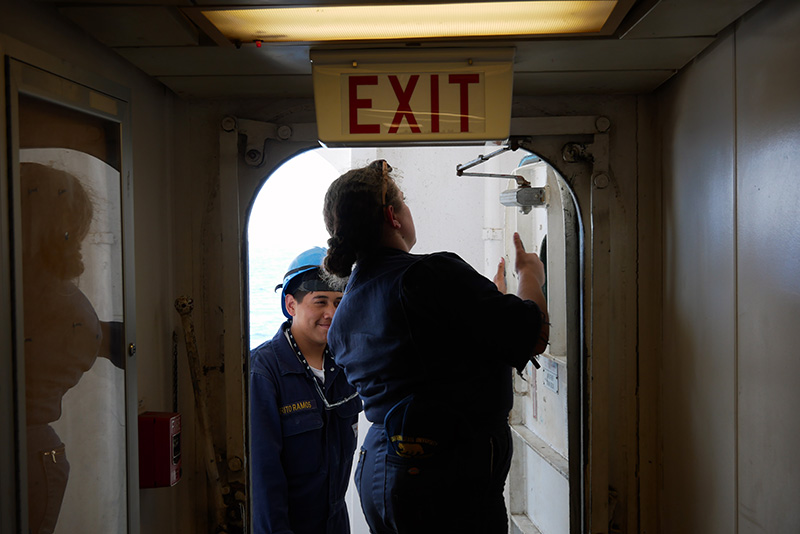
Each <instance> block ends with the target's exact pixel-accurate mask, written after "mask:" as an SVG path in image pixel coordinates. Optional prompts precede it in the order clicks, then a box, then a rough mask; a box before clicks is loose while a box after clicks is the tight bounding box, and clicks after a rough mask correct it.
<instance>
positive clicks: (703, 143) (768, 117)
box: [659, 0, 800, 534]
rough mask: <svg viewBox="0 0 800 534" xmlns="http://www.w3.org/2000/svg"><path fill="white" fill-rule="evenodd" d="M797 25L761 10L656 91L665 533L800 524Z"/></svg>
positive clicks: (777, 0) (797, 17)
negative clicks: (798, 451) (799, 447)
mask: <svg viewBox="0 0 800 534" xmlns="http://www.w3.org/2000/svg"><path fill="white" fill-rule="evenodd" d="M798 25H800V4H798V3H797V2H795V1H793V0H767V1H766V2H764V3H763V4H762V5H760V6H759V7H758V8H756V9H755V10H753V11H752V12H750V13H749V14H748V15H746V16H745V17H744V18H743V19H742V20H741V21H740V22H739V23H737V25H736V27H735V28H731V29H729V30H728V31H727V33H726V34H725V35H723V36H722V38H721V39H720V40H719V41H718V43H717V44H716V45H715V46H714V47H713V48H712V49H710V50H709V51H707V52H706V53H705V54H703V55H702V56H701V57H700V58H698V59H697V60H695V61H694V62H693V64H691V65H690V66H689V67H688V68H686V69H685V71H684V72H682V73H681V74H680V75H679V76H678V77H676V78H675V79H674V80H673V81H672V82H671V83H670V84H669V85H668V86H667V87H666V88H665V89H664V90H662V91H661V93H660V95H659V115H660V125H661V131H662V173H663V190H662V194H663V218H662V224H663V229H664V231H663V244H662V246H663V289H662V291H663V302H664V308H663V313H664V317H663V369H662V374H661V414H660V417H661V421H662V426H661V440H662V485H661V487H662V498H661V531H662V532H663V533H665V534H670V533H703V534H707V533H720V534H728V533H739V534H749V533H757V532H758V533H762V532H770V533H771V532H798V531H799V530H800V510H798V508H797V506H796V505H797V497H798V495H800V482H799V481H800V459H798V456H797V454H796V452H794V449H795V448H796V447H795V444H796V443H797V441H798V438H800V419H799V418H798V417H797V415H796V407H797V406H800V388H798V387H797V380H798V378H799V377H800V359H798V358H797V347H798V346H800V329H798V321H797V318H798V317H800V225H798V222H797V221H798V220H800V207H799V206H798V199H800V176H798V175H799V174H800V171H798V166H799V165H800V151H799V150H798V147H799V146H800V74H798V71H797V69H795V68H791V67H789V66H790V65H797V64H798V61H800V35H798V32H797V31H796V29H797V27H798Z"/></svg>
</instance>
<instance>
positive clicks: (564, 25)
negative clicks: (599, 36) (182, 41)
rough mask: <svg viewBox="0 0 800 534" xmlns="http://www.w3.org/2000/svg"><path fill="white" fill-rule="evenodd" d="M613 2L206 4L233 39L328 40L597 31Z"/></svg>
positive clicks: (215, 22)
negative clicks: (221, 6) (234, 6)
mask: <svg viewBox="0 0 800 534" xmlns="http://www.w3.org/2000/svg"><path fill="white" fill-rule="evenodd" d="M616 5H617V0H576V1H573V0H564V1H561V0H537V1H513V2H462V3H433V4H432V3H425V4H414V3H411V4H405V3H404V4H378V5H339V6H327V5H318V6H308V5H305V6H301V7H258V8H237V9H203V10H202V13H203V15H204V16H205V17H206V18H207V19H208V20H209V21H210V22H211V23H212V24H213V25H214V26H215V27H216V28H217V30H218V31H219V32H221V33H222V34H223V35H224V36H225V37H226V38H227V39H229V40H230V41H232V42H239V43H252V42H257V41H262V42H265V43H266V42H328V41H388V40H404V39H405V40H408V39H420V40H422V39H448V38H464V37H477V38H482V37H503V36H535V35H569V34H588V33H598V32H600V31H601V30H602V29H603V26H604V24H605V23H606V22H607V21H608V19H609V17H610V15H611V13H612V11H613V10H614V8H615V7H616Z"/></svg>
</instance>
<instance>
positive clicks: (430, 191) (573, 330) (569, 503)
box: [247, 143, 582, 534]
mask: <svg viewBox="0 0 800 534" xmlns="http://www.w3.org/2000/svg"><path fill="white" fill-rule="evenodd" d="M497 148H498V146H497V144H494V143H491V144H487V146H485V147H482V146H467V147H464V146H461V147H391V148H387V147H381V148H351V149H344V148H341V149H328V148H319V149H312V150H309V151H306V152H303V153H301V154H299V155H297V156H295V157H294V158H293V159H291V160H288V161H287V162H285V163H284V164H283V165H281V166H280V167H278V168H277V169H276V170H275V171H274V172H273V173H272V174H271V175H270V176H269V177H266V178H265V181H264V183H263V185H262V187H261V189H260V191H259V192H258V194H257V197H256V200H255V201H254V203H253V205H252V206H253V207H252V211H251V213H250V218H249V223H248V228H247V237H248V243H247V247H248V257H249V283H248V287H249V310H250V316H249V325H250V330H249V331H250V348H251V349H254V348H256V347H257V346H258V345H260V344H261V343H263V342H265V341H267V340H270V339H272V337H273V336H274V335H275V333H276V332H277V331H278V329H279V328H280V326H281V324H282V323H283V322H284V320H285V318H284V316H283V314H282V311H281V305H280V291H277V292H276V291H275V286H276V285H277V284H280V283H281V282H282V281H283V276H284V274H285V272H286V270H287V267H288V266H289V263H290V262H291V260H292V259H293V258H294V257H295V256H296V255H298V254H299V253H300V252H302V251H304V250H307V249H309V248H311V247H314V246H321V247H325V246H326V241H327V238H328V234H327V231H326V230H325V226H324V222H323V220H322V202H323V198H324V194H325V191H326V190H327V188H328V185H329V184H330V183H331V182H332V181H333V180H334V179H336V178H337V177H338V176H339V175H341V174H342V173H344V172H346V171H347V170H349V169H351V168H354V167H360V166H363V165H366V164H367V163H369V162H370V161H373V160H376V159H385V160H387V161H388V162H389V163H390V164H391V166H392V167H393V168H394V169H395V173H394V174H396V176H397V177H398V183H399V185H400V188H401V189H402V190H403V192H404V194H405V197H406V202H407V204H408V205H409V206H410V207H411V210H412V213H413V214H414V220H415V226H416V228H417V244H416V245H415V247H414V249H413V250H412V252H413V253H416V254H425V253H430V252H437V251H450V252H455V253H456V254H458V255H459V256H460V257H461V258H463V259H464V260H465V261H467V263H469V264H470V265H472V266H473V267H474V268H475V269H476V270H477V271H478V272H481V273H483V274H484V275H486V276H487V277H488V278H491V277H492V276H493V274H494V272H495V271H496V269H497V264H498V261H499V259H500V258H501V257H505V258H506V260H507V265H508V266H509V269H508V275H509V281H510V283H509V292H512V290H515V289H516V283H515V281H514V280H513V273H512V271H513V268H512V267H511V266H513V256H514V255H513V245H512V244H511V234H512V233H513V232H519V233H520V235H521V236H522V238H523V242H524V243H525V246H526V249H527V250H528V251H533V252H536V253H538V254H540V256H541V257H542V259H543V260H546V262H547V263H546V268H547V272H548V282H547V286H546V294H547V295H548V307H549V308H550V309H551V323H553V326H552V327H551V347H550V348H552V349H553V350H552V351H548V352H547V353H546V354H544V355H542V356H540V358H539V361H540V363H541V365H542V368H541V369H539V370H533V368H532V366H531V365H529V366H528V369H526V373H525V379H520V378H517V379H515V386H514V389H515V407H514V409H513V410H512V414H511V423H512V429H513V432H514V460H513V464H512V471H511V473H510V475H509V478H508V481H507V487H508V499H507V507H508V510H509V513H510V514H511V517H510V521H509V523H510V532H513V533H514V534H517V533H520V534H522V533H526V534H527V533H534V532H535V533H541V534H551V533H553V534H554V533H563V532H570V531H575V529H576V526H577V525H576V522H580V521H581V519H580V514H579V513H576V510H575V507H576V504H575V495H576V494H577V495H580V494H581V493H582V489H581V487H579V484H580V482H579V481H580V479H581V476H580V472H579V471H580V470H578V472H576V473H575V475H576V476H575V478H576V481H575V482H574V484H578V486H572V487H571V486H570V477H569V473H570V470H571V469H574V467H575V466H574V465H573V462H576V463H577V464H580V463H581V460H580V459H579V458H578V459H571V458H570V457H571V456H572V455H573V454H572V453H573V451H575V450H580V443H579V442H576V443H570V438H571V437H573V436H570V429H574V428H576V427H575V426H571V425H570V424H569V421H568V418H569V417H579V418H580V417H581V415H580V410H577V412H575V410H573V408H574V403H575V401H574V399H573V400H569V401H568V392H570V391H572V390H576V391H573V393H574V395H577V399H578V400H577V403H578V404H580V402H581V401H580V399H581V393H580V391H579V388H576V387H575V386H576V384H577V383H576V382H575V381H570V380H568V376H569V375H571V374H575V362H577V361H579V360H580V355H579V354H577V353H576V354H570V352H571V351H577V350H579V347H580V345H581V343H580V335H581V334H580V329H581V324H580V318H581V316H582V314H581V313H580V312H579V310H576V309H573V308H574V307H575V306H580V298H579V294H580V288H579V287H576V286H579V284H580V282H579V277H577V276H576V277H575V279H573V278H572V277H571V275H570V274H569V273H572V274H576V275H577V273H578V272H579V270H580V267H579V262H580V260H579V256H580V254H579V250H580V249H581V247H582V245H581V242H580V240H581V237H582V232H581V231H580V229H579V226H580V218H579V217H578V216H577V207H576V206H575V205H574V202H573V200H574V199H573V197H572V195H571V192H570V191H569V187H568V186H567V184H566V182H565V181H564V180H563V179H562V178H561V177H560V175H559V174H558V172H557V171H555V169H553V167H551V166H550V165H548V164H547V163H546V162H544V161H542V160H541V159H539V158H538V157H536V156H534V155H532V154H531V153H529V152H527V151H525V150H518V151H508V152H505V153H503V154H501V155H499V156H498V157H496V158H492V159H491V160H489V161H487V162H485V163H484V164H482V166H481V168H479V169H475V170H479V171H481V172H486V173H498V174H522V175H524V176H525V177H526V178H527V179H528V180H529V181H530V182H531V185H532V186H533V187H542V188H545V189H547V190H548V201H547V206H552V209H551V208H550V207H546V206H542V207H538V208H533V209H532V210H531V209H528V210H525V209H523V208H520V207H517V206H504V205H502V204H501V203H500V197H501V193H503V191H505V190H508V189H515V188H516V187H518V184H517V183H516V182H515V180H513V179H502V178H500V179H498V178H477V177H468V176H461V177H459V176H457V174H456V167H457V166H458V165H459V164H463V163H465V162H468V161H471V160H474V159H475V158H476V157H477V156H478V155H479V154H486V153H489V152H493V151H495V150H497ZM570 203H571V205H567V204H570ZM553 312H555V315H554V314H553ZM570 318H572V319H570ZM576 339H577V341H576ZM577 374H578V375H579V374H580V373H579V372H578V373H577ZM573 413H574V415H572V414H573ZM568 414H569V415H568ZM369 424H370V423H369V422H368V421H367V420H366V418H365V417H364V415H363V413H362V414H361V417H360V420H359V432H358V433H359V445H358V446H357V447H356V458H355V459H354V462H353V467H354V468H355V465H356V462H357V456H358V451H359V450H360V445H361V442H362V441H363V438H364V436H365V434H366V429H367V427H368V425H369ZM580 425H581V422H580V421H578V422H577V428H580ZM574 438H577V439H580V436H574ZM573 445H577V446H573ZM542 451H545V453H544V454H543V453H542ZM350 481H351V483H350V486H349V490H348V498H347V505H348V509H349V514H350V522H351V531H352V533H353V534H367V533H368V532H369V530H368V528H367V525H366V522H365V520H364V519H363V515H362V513H361V507H360V504H359V498H358V495H357V493H356V491H355V489H354V487H353V483H352V477H351V479H350ZM577 506H578V508H579V507H580V504H578V505H577ZM577 528H578V530H579V529H580V527H577Z"/></svg>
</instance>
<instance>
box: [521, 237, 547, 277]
mask: <svg viewBox="0 0 800 534" xmlns="http://www.w3.org/2000/svg"><path fill="white" fill-rule="evenodd" d="M514 249H515V250H516V256H517V257H516V260H515V262H514V269H515V270H516V271H517V274H518V275H519V276H520V278H521V277H522V276H524V275H526V274H531V275H533V276H534V277H536V280H537V281H538V282H539V286H540V287H541V286H543V285H544V280H545V274H544V264H543V263H542V260H540V259H539V256H538V255H537V254H536V253H535V252H525V245H523V244H522V238H521V237H520V236H519V233H517V232H514Z"/></svg>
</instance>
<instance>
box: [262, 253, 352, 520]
mask: <svg viewBox="0 0 800 534" xmlns="http://www.w3.org/2000/svg"><path fill="white" fill-rule="evenodd" d="M324 256H325V249H323V248H320V247H316V248H313V249H310V250H308V251H306V252H304V253H302V254H300V255H299V256H298V257H297V258H295V260H294V261H293V262H292V264H291V265H290V267H289V272H287V273H286V276H285V277H284V281H283V285H282V286H283V295H282V296H283V301H282V303H281V307H282V309H283V313H284V315H285V316H286V317H287V318H288V321H286V322H285V323H284V324H283V325H282V326H281V327H280V329H279V330H278V333H277V334H275V337H274V338H272V340H271V341H267V342H266V343H264V344H262V345H261V346H259V347H258V348H256V349H255V350H253V351H252V354H251V356H250V466H251V481H252V508H253V510H252V524H253V528H252V530H251V532H252V533H253V534H348V533H349V532H350V521H349V517H348V514H347V507H346V506H345V501H344V497H345V492H346V491H347V484H348V481H349V478H350V473H351V469H352V465H353V454H354V452H355V447H356V441H357V436H358V414H359V412H360V411H361V400H360V399H359V398H358V396H357V394H356V392H355V390H354V389H353V387H352V386H351V385H350V384H348V383H347V380H346V379H345V375H344V373H343V372H342V370H341V369H340V368H339V366H338V365H336V363H334V361H333V357H332V356H331V353H330V351H329V350H328V347H327V334H328V328H329V327H330V324H331V320H332V319H333V315H334V312H335V310H336V307H337V306H338V304H339V301H340V300H341V297H342V293H341V291H335V290H334V289H333V288H332V287H331V286H330V285H329V284H328V283H327V282H326V281H324V280H323V279H322V277H321V276H320V274H321V273H320V269H319V265H320V263H321V262H322V259H323V258H324ZM278 287H281V286H278ZM276 289H277V288H276Z"/></svg>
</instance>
